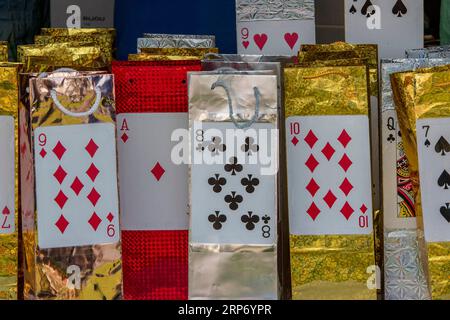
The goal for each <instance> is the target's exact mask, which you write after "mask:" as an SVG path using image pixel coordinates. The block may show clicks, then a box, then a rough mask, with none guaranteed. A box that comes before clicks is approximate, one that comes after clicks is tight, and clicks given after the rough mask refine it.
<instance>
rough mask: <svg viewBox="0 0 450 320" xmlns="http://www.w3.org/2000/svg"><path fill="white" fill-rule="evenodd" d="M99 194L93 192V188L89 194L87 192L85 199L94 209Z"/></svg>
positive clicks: (95, 191)
mask: <svg viewBox="0 0 450 320" xmlns="http://www.w3.org/2000/svg"><path fill="white" fill-rule="evenodd" d="M100 197H101V196H100V194H99V193H98V192H97V190H95V188H92V190H91V192H89V194H88V196H87V198H88V199H89V201H90V202H91V203H92V205H93V206H94V207H95V206H96V205H97V202H98V200H99V199H100Z"/></svg>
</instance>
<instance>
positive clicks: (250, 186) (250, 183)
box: [241, 174, 259, 193]
mask: <svg viewBox="0 0 450 320" xmlns="http://www.w3.org/2000/svg"><path fill="white" fill-rule="evenodd" d="M241 184H242V185H243V186H244V187H245V191H247V192H248V193H253V192H255V187H256V186H258V185H259V179H258V178H253V175H251V174H249V175H248V178H243V179H242V180H241Z"/></svg>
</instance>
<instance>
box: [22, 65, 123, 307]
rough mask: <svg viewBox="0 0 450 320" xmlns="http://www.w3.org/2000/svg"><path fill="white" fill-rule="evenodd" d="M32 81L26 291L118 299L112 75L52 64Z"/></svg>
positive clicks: (26, 156)
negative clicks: (52, 70)
mask: <svg viewBox="0 0 450 320" xmlns="http://www.w3.org/2000/svg"><path fill="white" fill-rule="evenodd" d="M24 84H26V82H25V83H24ZM28 84H29V92H30V101H31V103H30V104H27V100H26V99H25V98H24V99H23V103H22V104H21V107H20V139H21V152H20V153H21V185H22V190H21V192H22V219H23V238H24V242H25V261H26V262H27V263H26V266H25V267H26V270H25V298H26V299H89V300H92V299H103V300H111V299H120V298H121V297H122V270H121V263H122V262H121V253H120V229H119V202H118V187H117V164H116V155H117V153H116V144H115V124H114V121H113V120H114V117H115V107H114V81H113V77H112V75H108V74H92V75H89V73H82V74H81V73H77V72H68V73H67V72H65V73H58V72H55V73H53V74H49V75H41V76H40V77H38V78H33V77H31V79H30V81H29V82H28ZM23 91H24V92H25V91H27V90H26V88H23ZM30 105H33V108H30Z"/></svg>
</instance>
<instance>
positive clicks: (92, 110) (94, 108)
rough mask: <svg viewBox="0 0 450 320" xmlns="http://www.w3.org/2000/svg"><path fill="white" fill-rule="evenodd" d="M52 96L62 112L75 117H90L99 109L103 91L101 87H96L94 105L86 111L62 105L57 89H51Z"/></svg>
mask: <svg viewBox="0 0 450 320" xmlns="http://www.w3.org/2000/svg"><path fill="white" fill-rule="evenodd" d="M50 96H51V97H52V99H53V102H54V103H55V105H56V106H57V107H58V109H59V110H60V111H61V112H62V113H65V114H66V115H68V116H71V117H75V118H83V117H88V116H90V115H92V114H94V113H95V112H96V111H97V110H98V107H99V106H100V102H101V101H102V91H101V90H100V88H98V87H96V88H95V102H94V104H93V105H92V107H91V108H90V109H89V110H88V111H85V112H73V111H70V110H68V109H66V107H64V106H63V105H62V103H61V102H60V101H59V100H58V97H57V95H56V90H55V89H52V90H51V91H50Z"/></svg>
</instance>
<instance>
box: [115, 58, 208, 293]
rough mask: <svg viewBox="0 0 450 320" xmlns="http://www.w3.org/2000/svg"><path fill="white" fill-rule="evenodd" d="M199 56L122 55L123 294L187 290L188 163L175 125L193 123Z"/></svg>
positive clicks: (117, 70) (119, 121)
mask: <svg viewBox="0 0 450 320" xmlns="http://www.w3.org/2000/svg"><path fill="white" fill-rule="evenodd" d="M199 70H201V65H200V62H199V61H155V62H138V61H137V62H115V63H113V73H114V75H115V79H116V93H117V99H116V107H117V114H118V115H117V139H118V140H117V141H118V158H119V161H118V163H119V181H120V198H121V213H122V222H121V226H122V245H123V248H122V254H123V282H124V296H125V299H129V300H185V299H187V297H188V235H189V232H188V228H189V219H188V214H187V213H188V166H187V164H175V163H174V161H173V159H172V149H173V147H174V145H175V144H176V143H177V142H174V141H172V133H173V132H174V131H175V130H177V129H184V130H187V129H188V113H187V112H188V94H187V72H189V71H199Z"/></svg>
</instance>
